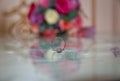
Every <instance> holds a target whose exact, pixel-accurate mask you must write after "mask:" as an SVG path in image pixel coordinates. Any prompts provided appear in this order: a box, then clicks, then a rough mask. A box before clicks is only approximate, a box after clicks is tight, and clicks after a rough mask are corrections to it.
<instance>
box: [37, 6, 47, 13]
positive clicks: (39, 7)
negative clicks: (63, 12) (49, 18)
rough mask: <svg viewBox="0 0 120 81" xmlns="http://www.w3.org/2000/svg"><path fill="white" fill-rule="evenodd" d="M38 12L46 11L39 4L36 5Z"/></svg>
mask: <svg viewBox="0 0 120 81" xmlns="http://www.w3.org/2000/svg"><path fill="white" fill-rule="evenodd" d="M37 10H38V12H42V13H44V12H45V11H46V9H43V8H42V7H41V6H38V9H37Z"/></svg>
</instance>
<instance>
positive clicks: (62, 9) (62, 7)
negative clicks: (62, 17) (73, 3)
mask: <svg viewBox="0 0 120 81" xmlns="http://www.w3.org/2000/svg"><path fill="white" fill-rule="evenodd" d="M55 8H56V10H57V11H58V12H59V13H60V14H68V13H69V12H70V3H69V0H56V4H55Z"/></svg>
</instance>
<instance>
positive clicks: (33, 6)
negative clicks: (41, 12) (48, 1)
mask: <svg viewBox="0 0 120 81" xmlns="http://www.w3.org/2000/svg"><path fill="white" fill-rule="evenodd" d="M35 9H36V6H35V4H34V3H32V4H31V6H30V9H29V12H28V18H30V16H31V14H32V12H33V11H34V10H35Z"/></svg>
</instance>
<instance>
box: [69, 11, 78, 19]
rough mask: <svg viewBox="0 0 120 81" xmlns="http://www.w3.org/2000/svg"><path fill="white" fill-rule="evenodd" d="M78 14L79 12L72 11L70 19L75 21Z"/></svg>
mask: <svg viewBox="0 0 120 81" xmlns="http://www.w3.org/2000/svg"><path fill="white" fill-rule="evenodd" d="M77 14H78V11H77V10H72V11H71V12H70V13H69V17H70V19H71V20H72V19H74V18H75V17H76V16H77Z"/></svg>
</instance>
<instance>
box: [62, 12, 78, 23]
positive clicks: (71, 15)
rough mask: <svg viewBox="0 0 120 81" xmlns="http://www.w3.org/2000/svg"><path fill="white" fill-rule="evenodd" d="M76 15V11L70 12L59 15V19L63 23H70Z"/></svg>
mask: <svg viewBox="0 0 120 81" xmlns="http://www.w3.org/2000/svg"><path fill="white" fill-rule="evenodd" d="M77 14H78V11H77V10H72V11H71V12H70V13H69V14H68V15H61V18H62V19H63V20H64V21H71V20H72V19H74V18H75V17H76V16H77Z"/></svg>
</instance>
